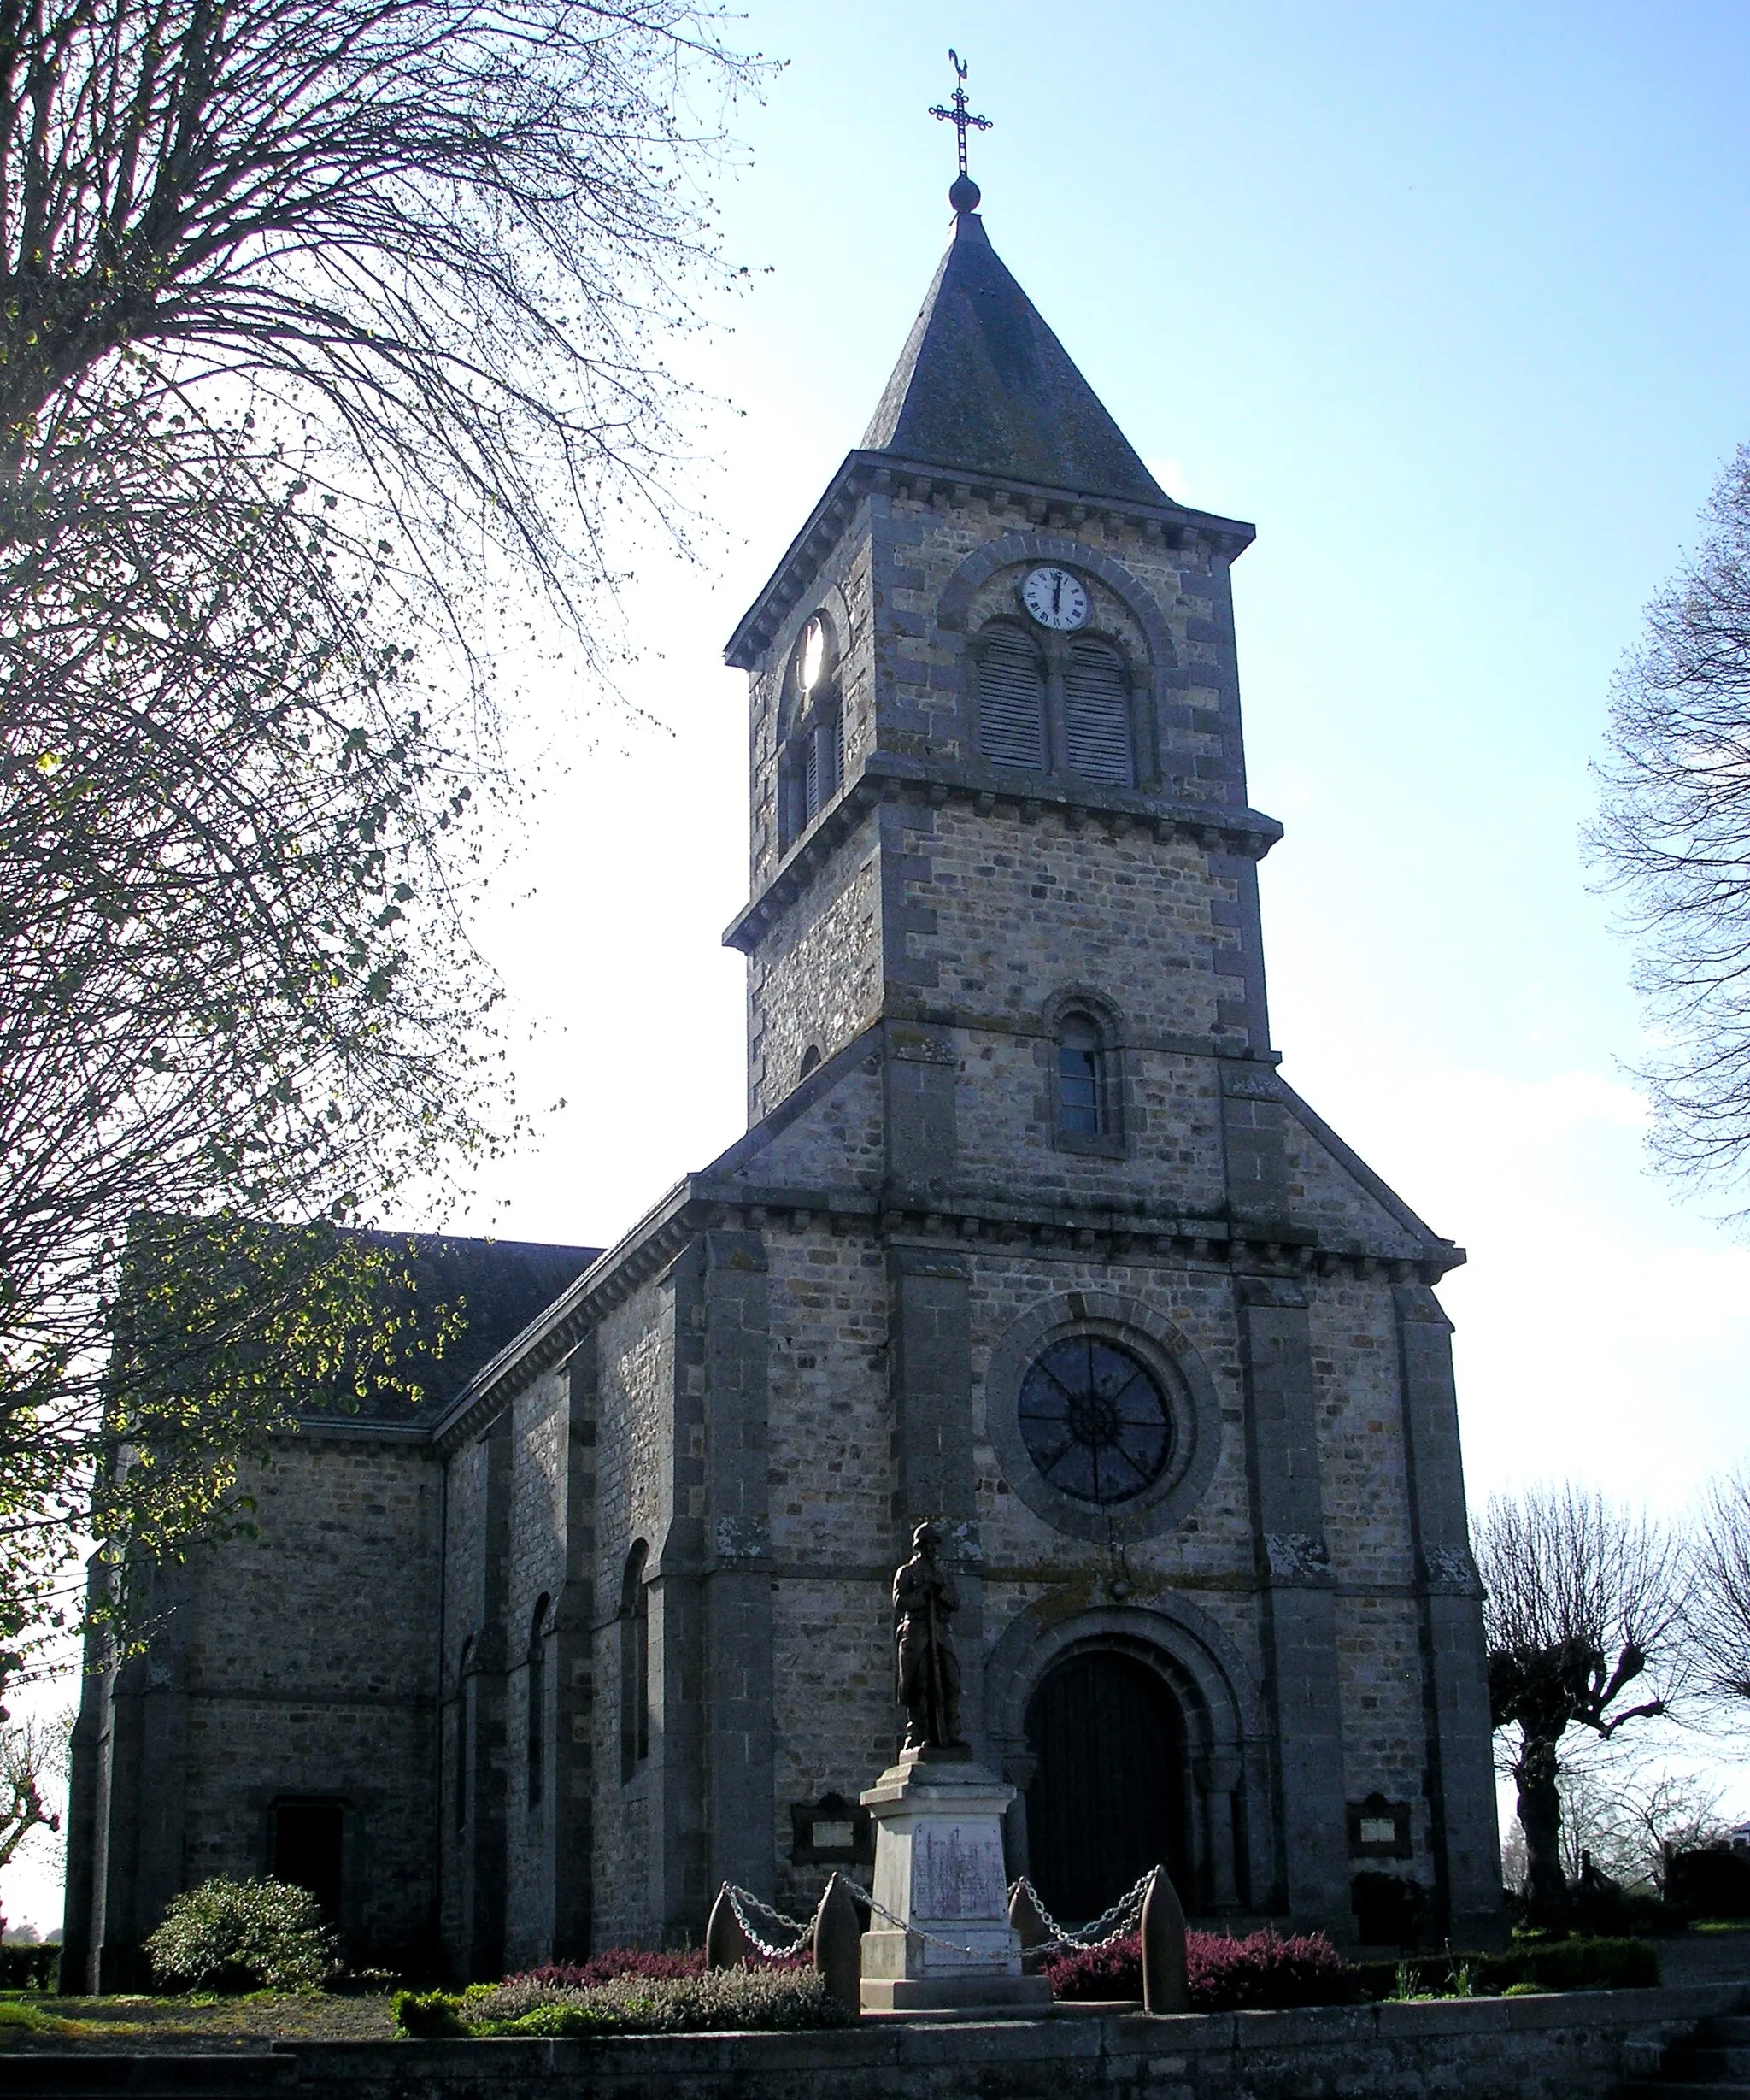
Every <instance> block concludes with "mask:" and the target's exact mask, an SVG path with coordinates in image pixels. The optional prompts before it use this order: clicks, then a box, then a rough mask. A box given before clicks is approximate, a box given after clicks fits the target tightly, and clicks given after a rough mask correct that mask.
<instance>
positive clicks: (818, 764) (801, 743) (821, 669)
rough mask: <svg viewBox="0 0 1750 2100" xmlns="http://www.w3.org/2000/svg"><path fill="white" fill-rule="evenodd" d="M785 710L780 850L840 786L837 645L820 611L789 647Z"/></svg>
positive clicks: (780, 759) (841, 750)
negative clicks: (792, 648)
mask: <svg viewBox="0 0 1750 2100" xmlns="http://www.w3.org/2000/svg"><path fill="white" fill-rule="evenodd" d="M784 719H785V721H787V723H788V725H789V726H788V728H787V730H786V732H785V734H784V744H783V748H782V749H781V750H780V751H779V753H778V846H779V850H783V851H787V850H789V849H790V847H791V846H792V845H794V844H796V840H797V839H798V838H801V837H802V833H803V832H805V831H806V830H807V828H808V826H809V825H811V824H812V823H813V821H814V819H815V818H816V817H817V816H819V814H820V812H821V811H822V810H823V809H825V807H826V805H827V803H830V802H831V800H832V798H833V797H834V796H835V795H837V792H838V791H839V789H840V788H841V787H842V786H843V785H844V705H843V694H842V691H841V689H840V682H839V663H838V645H837V641H836V640H835V638H834V637H833V633H832V630H831V627H830V626H828V624H827V622H826V621H825V618H823V616H822V615H820V614H819V613H816V614H815V615H814V616H813V618H812V619H811V620H810V621H808V623H807V626H804V628H803V629H802V634H801V637H800V638H799V639H798V640H797V643H796V648H795V649H794V650H792V651H791V654H790V668H789V670H788V671H787V672H786V673H785V674H784Z"/></svg>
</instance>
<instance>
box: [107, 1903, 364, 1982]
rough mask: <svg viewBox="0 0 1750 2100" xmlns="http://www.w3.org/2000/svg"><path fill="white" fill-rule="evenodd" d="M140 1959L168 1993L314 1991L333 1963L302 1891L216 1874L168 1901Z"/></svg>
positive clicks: (329, 1940) (329, 1944) (317, 1913)
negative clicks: (144, 1961)
mask: <svg viewBox="0 0 1750 2100" xmlns="http://www.w3.org/2000/svg"><path fill="white" fill-rule="evenodd" d="M146 1957H147V1959H148V1960H149V1961H150V1962H151V1964H152V1973H153V1974H154V1975H155V1976H156V1978H157V1979H158V1981H159V1982H160V1984H161V1985H163V1986H164V1987H165V1988H166V1989H167V1990H172V1991H316V1990H320V1988H321V1986H322V1985H324V1984H325V1983H326V1982H327V1980H328V1979H329V1978H330V1977H331V1976H332V1975H333V1974H334V1973H335V1971H336V1969H337V1968H338V1966H339V1964H338V1960H337V1956H336V1951H335V1946H334V1940H333V1936H332V1934H331V1933H330V1932H329V1931H328V1930H327V1928H326V1926H325V1925H324V1924H323V1922H322V1913H321V1909H320V1907H319V1905H318V1904H317V1902H316V1899H315V1897H314V1896H312V1895H311V1894H310V1893H309V1891H308V1890H307V1889H295V1888H292V1887H291V1886H290V1885H288V1884H287V1883H285V1882H284V1881H266V1880H260V1881H227V1880H226V1879H223V1878H222V1877H220V1878H218V1879H214V1880H211V1881H203V1883H202V1884H201V1885H200V1887H199V1888H197V1889H190V1890H188V1891H186V1892H185V1894H183V1895H181V1896H178V1897H173V1899H172V1901H171V1904H170V1908H169V1909H167V1911H166V1912H165V1914H164V1922H163V1923H162V1924H161V1926H159V1927H158V1929H157V1930H156V1932H153V1933H152V1934H151V1935H150V1938H148V1939H147V1941H146Z"/></svg>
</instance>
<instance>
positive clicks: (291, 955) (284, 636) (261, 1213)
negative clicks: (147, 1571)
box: [0, 374, 502, 1681]
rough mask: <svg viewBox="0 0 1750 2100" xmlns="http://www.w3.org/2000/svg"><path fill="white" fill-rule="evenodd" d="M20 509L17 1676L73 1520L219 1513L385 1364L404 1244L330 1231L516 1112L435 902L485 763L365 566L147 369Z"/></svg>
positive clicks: (305, 495)
mask: <svg viewBox="0 0 1750 2100" xmlns="http://www.w3.org/2000/svg"><path fill="white" fill-rule="evenodd" d="M28 489H29V502H28V516H29V520H30V530H29V532H28V534H27V536H21V537H19V538H15V539H14V540H13V541H12V543H11V544H10V546H9V548H6V549H0V604H3V607H4V609H5V611H6V613H7V615H9V616H8V617H7V618H6V619H5V620H4V621H0V688H3V691H4V694H5V702H4V718H3V735H0V987H3V989H0V1157H3V1158H4V1160H5V1162H6V1165H5V1172H4V1178H3V1182H0V1651H4V1652H0V1681H3V1679H4V1676H5V1674H6V1673H7V1669H8V1668H9V1662H8V1656H15V1654H16V1652H17V1650H16V1648H15V1643H16V1641H17V1640H18V1639H19V1638H20V1637H21V1636H22V1635H23V1633H24V1632H25V1630H26V1626H29V1625H30V1624H32V1622H34V1623H35V1624H36V1625H37V1626H38V1628H39V1630H40V1629H41V1628H42V1627H43V1626H44V1624H50V1625H52V1623H53V1621H54V1620H55V1619H56V1615H57V1609H56V1605H55V1603H54V1600H55V1599H56V1597H57V1596H58V1595H59V1594H60V1588H61V1585H62V1584H63V1583H64V1579H65V1577H66V1575H67V1574H68V1569H67V1560H68V1550H69V1547H70V1546H71V1545H72V1544H73V1542H74V1540H75V1539H76V1538H77V1537H78V1535H79V1531H81V1530H84V1529H85V1527H86V1526H91V1527H92V1528H94V1529H95V1531H96V1534H97V1538H98V1539H99V1540H100V1542H103V1543H104V1544H106V1545H115V1544H119V1542H120V1540H122V1539H124V1538H126V1539H129V1540H132V1542H134V1544H136V1546H137V1547H140V1548H143V1549H144V1548H150V1549H151V1550H165V1549H167V1547H168V1546H169V1545H170V1543H171V1542H172V1541H173V1539H174V1538H176V1537H177V1536H178V1535H179V1534H183V1533H186V1532H190V1531H191V1530H198V1529H199V1528H201V1526H203V1525H205V1524H208V1523H209V1522H211V1521H220V1522H222V1521H224V1519H225V1516H226V1508H227V1499H226V1498H227V1495H228V1492H229V1489H230V1486H231V1485H232V1480H233V1479H234V1472H235V1458H236V1456H237V1452H238V1448H239V1447H240V1444H242V1443H243V1442H244V1441H247V1440H248V1438H250V1436H251V1435H252V1434H254V1433H256V1432H259V1431H260V1430H261V1429H263V1428H265V1427H266V1426H268V1425H270V1424H271V1423H272V1422H273V1421H276V1420H278V1419H279V1418H280V1416H281V1415H283V1412H284V1409H285V1407H286V1406H287V1405H289V1404H290V1403H291V1399H292V1397H293V1396H294V1394H295V1393H296V1391H297V1388H298V1385H300V1383H301V1382H302V1383H303V1384H305V1385H308V1384H309V1383H310V1382H311V1381H312V1380H317V1379H321V1378H322V1377H323V1376H324V1375H325V1374H332V1373H333V1372H335V1371H336V1370H337V1368H338V1362H339V1359H340V1356H342V1355H344V1354H345V1353H346V1352H348V1351H350V1356H349V1373H350V1374H351V1375H352V1376H353V1377H354V1379H355V1380H356V1379H357V1378H358V1377H359V1376H368V1374H370V1372H371V1371H372V1370H373V1368H377V1367H376V1366H374V1365H373V1361H372V1357H373V1349H374V1350H376V1351H377V1352H378V1355H379V1356H380V1355H381V1352H382V1350H383V1348H384V1346H385V1344H386V1342H387V1341H388V1339H389V1337H388V1335H387V1334H386V1333H384V1332H380V1331H379V1328H378V1325H377V1319H376V1311H375V1308H376V1306H377V1305H378V1303H379V1301H380V1297H381V1292H380V1289H379V1285H381V1284H382V1282H383V1281H384V1280H385V1278H386V1275H387V1273H388V1271H389V1270H390V1268H391V1267H392V1266H393V1265H394V1262H395V1260H396V1256H395V1255H394V1252H393V1249H392V1246H391V1244H390V1243H387V1242H384V1241H380V1240H379V1241H373V1240H368V1239H361V1238H359V1237H358V1236H357V1235H356V1234H348V1233H345V1232H341V1231H340V1230H338V1228H339V1227H341V1226H347V1225H351V1224H357V1223H361V1222H367V1221H369V1220H370V1219H371V1217H372V1216H373V1215H375V1214H376V1213H377V1211H378V1210H379V1208H380V1206H381V1204H382V1203H384V1202H385V1201H386V1200H387V1199H388V1197H389V1196H390V1195H391V1192H392V1191H395V1190H396V1189H397V1188H400V1187H402V1186H405V1185H407V1184H408V1182H409V1181H410V1180H425V1181H430V1180H431V1179H433V1178H434V1177H441V1175H442V1174H443V1173H444V1172H445V1171H446V1169H448V1168H450V1167H452V1166H453V1165H454V1163H455V1162H457V1161H459V1160H463V1159H466V1158H467V1157H468V1156H471V1155H473V1154H476V1153H478V1152H479V1151H480V1150H482V1149H483V1148H484V1147H487V1146H489V1145H490V1144H491V1143H492V1142H493V1141H494V1132H495V1130H496V1128H499V1127H502V1118H501V1119H500V1120H499V1121H498V1122H496V1123H495V1121H491V1120H489V1119H488V1117H487V1115H486V1113H485V1105H484V1100H483V1097H482V1090H481V1087H480V1085H479V1079H480V1078H481V1076H482V1074H483V1073H484V1070H485V1068H486V1061H487V1059H488V1058H489V1056H490V1054H491V1049H492V1045H491V1042H490V1021H489V1020H488V1015H490V1008H491V1005H492V1002H493V998H494V996H495V994H494V991H493V988H492V985H491V982H490V977H489V976H488V975H487V974H485V973H484V972H483V971H482V970H480V969H479V968H478V967H477V965H476V963H475V961H474V959H473V956H472V953H471V951H470V950H469V948H468V944H467V939H466V936H465V932H463V929H462V927H461V921H460V916H459V915H458V913H457V912H456V911H455V909H453V908H452V904H451V900H450V888H451V885H452V884H453V882H454V881H455V878H456V877H457V875H458V874H459V873H460V872H461V868H462V867H463V866H464V865H465V864H466V860H467V855H468V854H469V852H470V851H471V850H473V841H472V840H471V838H470V837H469V835H468V827H467V822H466V819H467V813H468V811H469V810H470V809H472V808H473V801H474V797H473V788H472V786H471V785H469V782H470V780H471V779H476V778H478V774H479V768H476V767H474V766H473V765H471V764H469V763H468V762H467V761H466V760H465V759H464V758H463V757H462V756H461V755H459V754H457V753H456V752H455V750H452V749H450V748H448V747H447V746H446V745H445V744H444V742H443V738H441V737H440V736H439V735H437V733H436V732H435V730H434V727H433V726H432V721H431V718H430V715H429V713H428V711H427V710H426V707H425V705H424V702H425V698H426V696H425V694H424V693H423V691H421V687H420V680H419V679H418V677H417V675H416V668H415V667H414V666H412V665H410V664H409V663H408V662H407V661H406V659H407V656H408V653H409V652H408V650H407V649H406V648H405V647H404V646H398V645H396V644H392V643H391V642H390V641H388V640H387V639H386V638H385V635H384V633H383V632H382V629H381V623H380V622H378V621H376V620H375V618H374V615H373V592H374V591H375V589H376V586H377V583H378V572H377V570H376V569H375V568H373V565H372V564H371V562H370V561H369V560H368V558H367V557H361V556H360V555H359V554H358V552H357V550H353V549H349V548H348V547H347V546H346V545H345V544H344V543H343V542H340V541H338V540H337V539H336V538H335V537H334V536H333V535H332V533H331V532H330V531H329V529H328V526H327V524H326V518H327V515H328V514H327V513H326V511H325V509H324V508H323V506H322V505H321V503H320V498H319V497H317V496H316V495H315V493H314V491H313V490H311V489H310V488H309V487H308V485H307V484H306V485H302V486H301V485H300V482H299V480H298V479H297V477H296V476H295V474H293V473H292V472H291V468H290V467H289V465H288V463H287V462H285V460H284V458H283V457H282V456H280V455H279V453H278V451H277V450H275V449H274V448H273V447H272V446H271V445H264V444H261V442H259V441H258V440H257V439H256V438H255V437H254V436H253V435H252V434H251V433H250V432H249V430H248V429H247V428H246V427H245V426H242V425H240V424H233V425H221V424H216V423H209V422H206V421H203V420H202V419H200V418H198V417H197V416H194V415H187V414H185V415H182V416H181V417H179V418H178V419H175V420H174V421H171V420H169V419H160V418H158V417H156V416H155V415H150V414H148V413H146V412H144V410H143V408H142V392H141V390H139V389H138V388H136V387H134V386H133V385H132V384H131V375H130V374H120V375H118V376H117V377H116V378H115V380H114V381H113V382H112V383H111V385H109V387H108V388H102V387H97V386H95V385H94V386H91V387H89V388H87V389H85V391H83V392H82V393H80V394H79V396H78V397H75V398H74V399H73V400H71V401H67V402H61V403H56V404H55V407H54V409H53V410H52V412H51V413H49V414H46V415H44V417H43V418H41V419H39V422H38V433H37V440H36V444H35V448H34V452H33V456H32V474H31V479H30V482H29V484H28ZM270 1220H272V1221H281V1222H283V1223H285V1224H287V1225H290V1226H295V1227H296V1228H297V1229H295V1230H288V1231H282V1232H275V1233H273V1234H270V1235H264V1234H263V1232H261V1229H260V1227H261V1225H262V1224H263V1223H264V1222H266V1221H270ZM124 1285H126V1290H127V1291H128V1293H129V1296H130V1298H131V1304H130V1308H129V1314H128V1330H127V1336H126V1348H125V1349H124V1350H122V1351H120V1352H119V1353H117V1352H114V1351H112V1350H110V1349H109V1344H110V1343H111V1341H112V1340H113V1339H115V1319H116V1316H117V1309H118V1303H119V1298H120V1292H121V1291H122V1289H123V1287H124ZM366 1336H371V1337H373V1341H372V1343H371V1344H368V1345H363V1346H361V1339H362V1338H363V1337H366ZM270 1373H271V1377H270V1375H269V1374H270ZM128 1447H132V1450H134V1451H135V1452H136V1453H137V1454H138V1453H139V1452H141V1451H143V1450H150V1455H151V1462H150V1463H149V1464H142V1463H134V1464H129V1465H122V1464H119V1463H117V1462H116V1461H117V1459H118V1457H119V1456H120V1453H121V1452H122V1450H124V1449H125V1448H128ZM93 1497H95V1500H96V1506H95V1509H93V1507H92V1502H93ZM125 1592H126V1585H120V1586H117V1585H113V1584H112V1585H109V1586H108V1587H107V1588H106V1589H105V1591H103V1594H104V1595H105V1597H107V1598H108V1599H109V1601H110V1603H112V1604H119V1603H120V1602H121V1600H122V1599H123V1597H124V1596H125Z"/></svg>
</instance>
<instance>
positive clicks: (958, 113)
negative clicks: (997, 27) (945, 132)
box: [930, 48, 991, 182]
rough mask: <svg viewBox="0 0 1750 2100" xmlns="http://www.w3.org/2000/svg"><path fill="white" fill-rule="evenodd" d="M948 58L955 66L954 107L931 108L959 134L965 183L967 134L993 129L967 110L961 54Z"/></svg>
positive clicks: (936, 105) (935, 105)
mask: <svg viewBox="0 0 1750 2100" xmlns="http://www.w3.org/2000/svg"><path fill="white" fill-rule="evenodd" d="M948 57H949V59H950V60H951V61H952V62H953V64H954V107H953V109H946V108H944V107H943V104H942V103H939V102H938V103H931V106H930V114H931V116H933V117H940V118H941V120H942V121H943V123H944V124H952V125H953V126H954V130H955V132H957V133H958V135H959V138H960V179H961V181H963V182H964V181H965V180H966V133H967V132H969V131H974V132H988V131H989V130H990V128H991V126H990V118H989V117H985V116H974V115H972V113H971V112H970V111H969V110H968V109H967V108H966V64H965V62H964V61H963V60H962V59H961V57H960V53H959V52H958V51H956V50H953V49H952V48H950V50H949V51H948Z"/></svg>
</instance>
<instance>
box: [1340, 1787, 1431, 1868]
mask: <svg viewBox="0 0 1750 2100" xmlns="http://www.w3.org/2000/svg"><path fill="white" fill-rule="evenodd" d="M1414 1851H1415V1847H1414V1845H1413V1844H1412V1842H1411V1838H1410V1804H1409V1803H1408V1802H1407V1801H1388V1800H1387V1799H1386V1797H1385V1796H1384V1795H1383V1794H1369V1795H1368V1797H1367V1798H1366V1799H1365V1801H1352V1802H1351V1803H1349V1857H1350V1858H1351V1859H1409V1858H1411V1857H1412V1856H1413V1854H1414Z"/></svg>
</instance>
